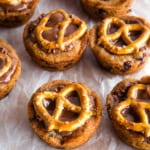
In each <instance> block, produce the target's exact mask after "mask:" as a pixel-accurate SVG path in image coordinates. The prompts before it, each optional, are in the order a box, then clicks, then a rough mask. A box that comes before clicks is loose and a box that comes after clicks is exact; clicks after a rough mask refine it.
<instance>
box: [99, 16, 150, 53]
mask: <svg viewBox="0 0 150 150" xmlns="http://www.w3.org/2000/svg"><path fill="white" fill-rule="evenodd" d="M111 24H115V25H117V26H119V27H120V28H119V29H118V30H117V31H116V32H115V33H112V34H108V33H107V31H108V28H109V26H110V25H111ZM131 31H141V32H142V33H141V35H140V36H139V37H138V38H137V39H136V40H134V41H133V40H132V39H131V38H130V36H129V33H130V32H131ZM98 35H99V37H100V38H99V39H98V42H97V43H98V45H100V44H102V45H103V46H104V48H106V49H107V50H108V51H110V52H111V53H113V54H118V55H124V54H131V53H136V52H138V51H139V48H140V47H142V46H144V45H145V43H147V41H148V40H149V38H150V30H149V28H148V27H147V26H145V25H144V24H136V23H134V24H126V23H125V21H123V20H121V19H119V18H116V17H110V18H107V19H105V20H104V23H103V24H102V25H101V28H100V30H99V32H98ZM120 37H121V38H122V39H123V40H124V41H125V43H126V44H127V46H123V47H119V46H116V45H113V44H111V41H115V40H118V39H119V38H120Z"/></svg>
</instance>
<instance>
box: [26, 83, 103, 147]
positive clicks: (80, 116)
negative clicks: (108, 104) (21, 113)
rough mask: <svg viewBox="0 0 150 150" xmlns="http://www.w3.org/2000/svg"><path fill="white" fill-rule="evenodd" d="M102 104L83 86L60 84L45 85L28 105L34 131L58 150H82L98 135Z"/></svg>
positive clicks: (78, 84) (93, 93)
mask: <svg viewBox="0 0 150 150" xmlns="http://www.w3.org/2000/svg"><path fill="white" fill-rule="evenodd" d="M101 111H102V106H101V100H100V99H99V97H98V96H97V94H96V93H95V92H94V91H92V90H91V89H90V88H89V87H87V86H86V85H84V84H82V83H75V82H71V81H68V80H67V81H66V80H56V81H52V82H49V83H47V84H44V85H43V86H42V87H41V88H39V89H38V90H37V91H36V92H35V93H34V94H33V96H32V98H31V100H30V101H29V103H28V117H29V121H30V123H31V126H32V128H33V129H34V131H35V132H36V133H37V134H38V135H39V136H40V138H41V139H43V140H44V141H45V142H47V143H48V144H49V145H51V146H53V147H57V148H64V149H72V148H75V147H78V146H80V145H82V144H84V143H85V142H87V141H88V139H89V138H90V137H91V136H92V135H93V134H94V132H95V131H96V129H97V127H98V126H99V123H100V121H101V113H102V112H101Z"/></svg>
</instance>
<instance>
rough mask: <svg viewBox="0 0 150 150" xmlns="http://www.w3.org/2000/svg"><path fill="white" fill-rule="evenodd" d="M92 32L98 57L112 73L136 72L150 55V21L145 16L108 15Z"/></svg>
mask: <svg viewBox="0 0 150 150" xmlns="http://www.w3.org/2000/svg"><path fill="white" fill-rule="evenodd" d="M89 35H90V36H89V42H90V47H91V49H92V51H93V53H94V55H95V57H96V59H97V60H98V62H99V63H100V65H101V66H102V67H104V68H105V69H106V70H108V71H109V72H111V73H114V74H121V75H124V74H130V73H134V72H136V71H138V70H140V69H141V68H142V67H143V66H144V65H145V64H146V62H147V60H148V59H149V57H150V52H149V49H148V48H149V47H150V45H149V43H150V24H149V23H148V22H147V21H146V20H145V19H143V18H140V17H135V16H126V17H121V18H118V17H108V18H106V19H104V20H102V22H101V23H100V24H97V25H95V26H94V27H93V28H92V29H91V30H90V33H89Z"/></svg>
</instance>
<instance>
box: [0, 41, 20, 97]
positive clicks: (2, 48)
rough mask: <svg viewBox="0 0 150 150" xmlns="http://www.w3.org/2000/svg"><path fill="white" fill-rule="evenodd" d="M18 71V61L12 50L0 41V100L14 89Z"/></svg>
mask: <svg viewBox="0 0 150 150" xmlns="http://www.w3.org/2000/svg"><path fill="white" fill-rule="evenodd" d="M20 71H21V64H20V59H19V57H18V56H17V53H16V52H15V50H14V48H13V47H12V46H10V45H9V44H8V43H7V42H5V41H4V40H0V99H2V98H3V97H4V96H6V95H7V94H8V93H9V92H10V91H11V89H12V88H13V87H14V85H15V83H16V81H17V80H18V78H19V75H20Z"/></svg>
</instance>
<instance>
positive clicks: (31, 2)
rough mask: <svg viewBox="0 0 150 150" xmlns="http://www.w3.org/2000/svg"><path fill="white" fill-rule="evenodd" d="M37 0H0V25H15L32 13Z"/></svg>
mask: <svg viewBox="0 0 150 150" xmlns="http://www.w3.org/2000/svg"><path fill="white" fill-rule="evenodd" d="M37 3H38V0H0V25H1V26H4V27H15V26H19V25H22V24H24V23H25V22H26V21H27V20H29V18H30V17H31V16H32V15H33V13H34V10H35V8H36V6H37Z"/></svg>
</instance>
